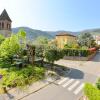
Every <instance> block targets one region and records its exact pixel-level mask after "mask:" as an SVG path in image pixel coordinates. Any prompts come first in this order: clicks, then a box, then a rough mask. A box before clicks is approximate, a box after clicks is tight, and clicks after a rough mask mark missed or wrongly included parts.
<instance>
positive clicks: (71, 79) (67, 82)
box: [62, 79, 74, 87]
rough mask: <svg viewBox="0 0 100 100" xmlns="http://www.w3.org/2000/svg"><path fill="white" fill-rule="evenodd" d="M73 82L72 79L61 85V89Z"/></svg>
mask: <svg viewBox="0 0 100 100" xmlns="http://www.w3.org/2000/svg"><path fill="white" fill-rule="evenodd" d="M73 81H74V79H70V80H69V81H68V82H67V83H65V84H64V85H62V86H63V87H66V86H68V85H69V84H70V83H71V82H73Z"/></svg>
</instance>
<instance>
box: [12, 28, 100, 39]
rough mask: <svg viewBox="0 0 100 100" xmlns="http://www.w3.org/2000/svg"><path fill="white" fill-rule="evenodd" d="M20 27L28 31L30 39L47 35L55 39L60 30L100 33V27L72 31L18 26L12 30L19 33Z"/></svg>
mask: <svg viewBox="0 0 100 100" xmlns="http://www.w3.org/2000/svg"><path fill="white" fill-rule="evenodd" d="M20 29H23V30H24V31H26V33H27V34H26V35H27V38H28V39H30V40H35V39H36V38H37V37H39V36H45V37H47V38H48V39H53V38H54V37H55V36H56V35H57V34H58V33H59V32H67V33H70V34H72V35H75V36H77V35H79V34H81V33H86V32H88V33H91V34H92V35H93V34H97V35H100V28H95V29H86V30H82V31H78V32H72V31H64V30H58V31H42V30H38V29H32V28H30V27H24V26H22V27H16V28H12V32H13V33H17V32H18V31H19V30H20Z"/></svg>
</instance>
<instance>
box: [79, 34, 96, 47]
mask: <svg viewBox="0 0 100 100" xmlns="http://www.w3.org/2000/svg"><path fill="white" fill-rule="evenodd" d="M93 42H95V41H94V38H93V36H92V35H91V34H90V33H82V34H80V35H79V37H78V43H79V44H80V45H81V46H87V47H88V48H91V47H93V46H94V45H92V44H93Z"/></svg>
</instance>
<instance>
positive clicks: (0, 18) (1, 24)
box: [0, 9, 12, 37]
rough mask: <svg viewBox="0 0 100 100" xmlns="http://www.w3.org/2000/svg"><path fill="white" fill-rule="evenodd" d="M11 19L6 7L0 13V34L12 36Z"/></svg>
mask: <svg viewBox="0 0 100 100" xmlns="http://www.w3.org/2000/svg"><path fill="white" fill-rule="evenodd" d="M11 23H12V21H11V19H10V17H9V16H8V14H7V11H6V10H5V9H4V10H3V12H2V13H1V15H0V34H2V35H4V36H5V37H10V36H11Z"/></svg>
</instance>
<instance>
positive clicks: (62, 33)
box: [56, 32, 76, 37]
mask: <svg viewBox="0 0 100 100" xmlns="http://www.w3.org/2000/svg"><path fill="white" fill-rule="evenodd" d="M56 36H72V37H76V36H75V35H72V34H69V33H67V32H60V33H58V34H57V35H56Z"/></svg>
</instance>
